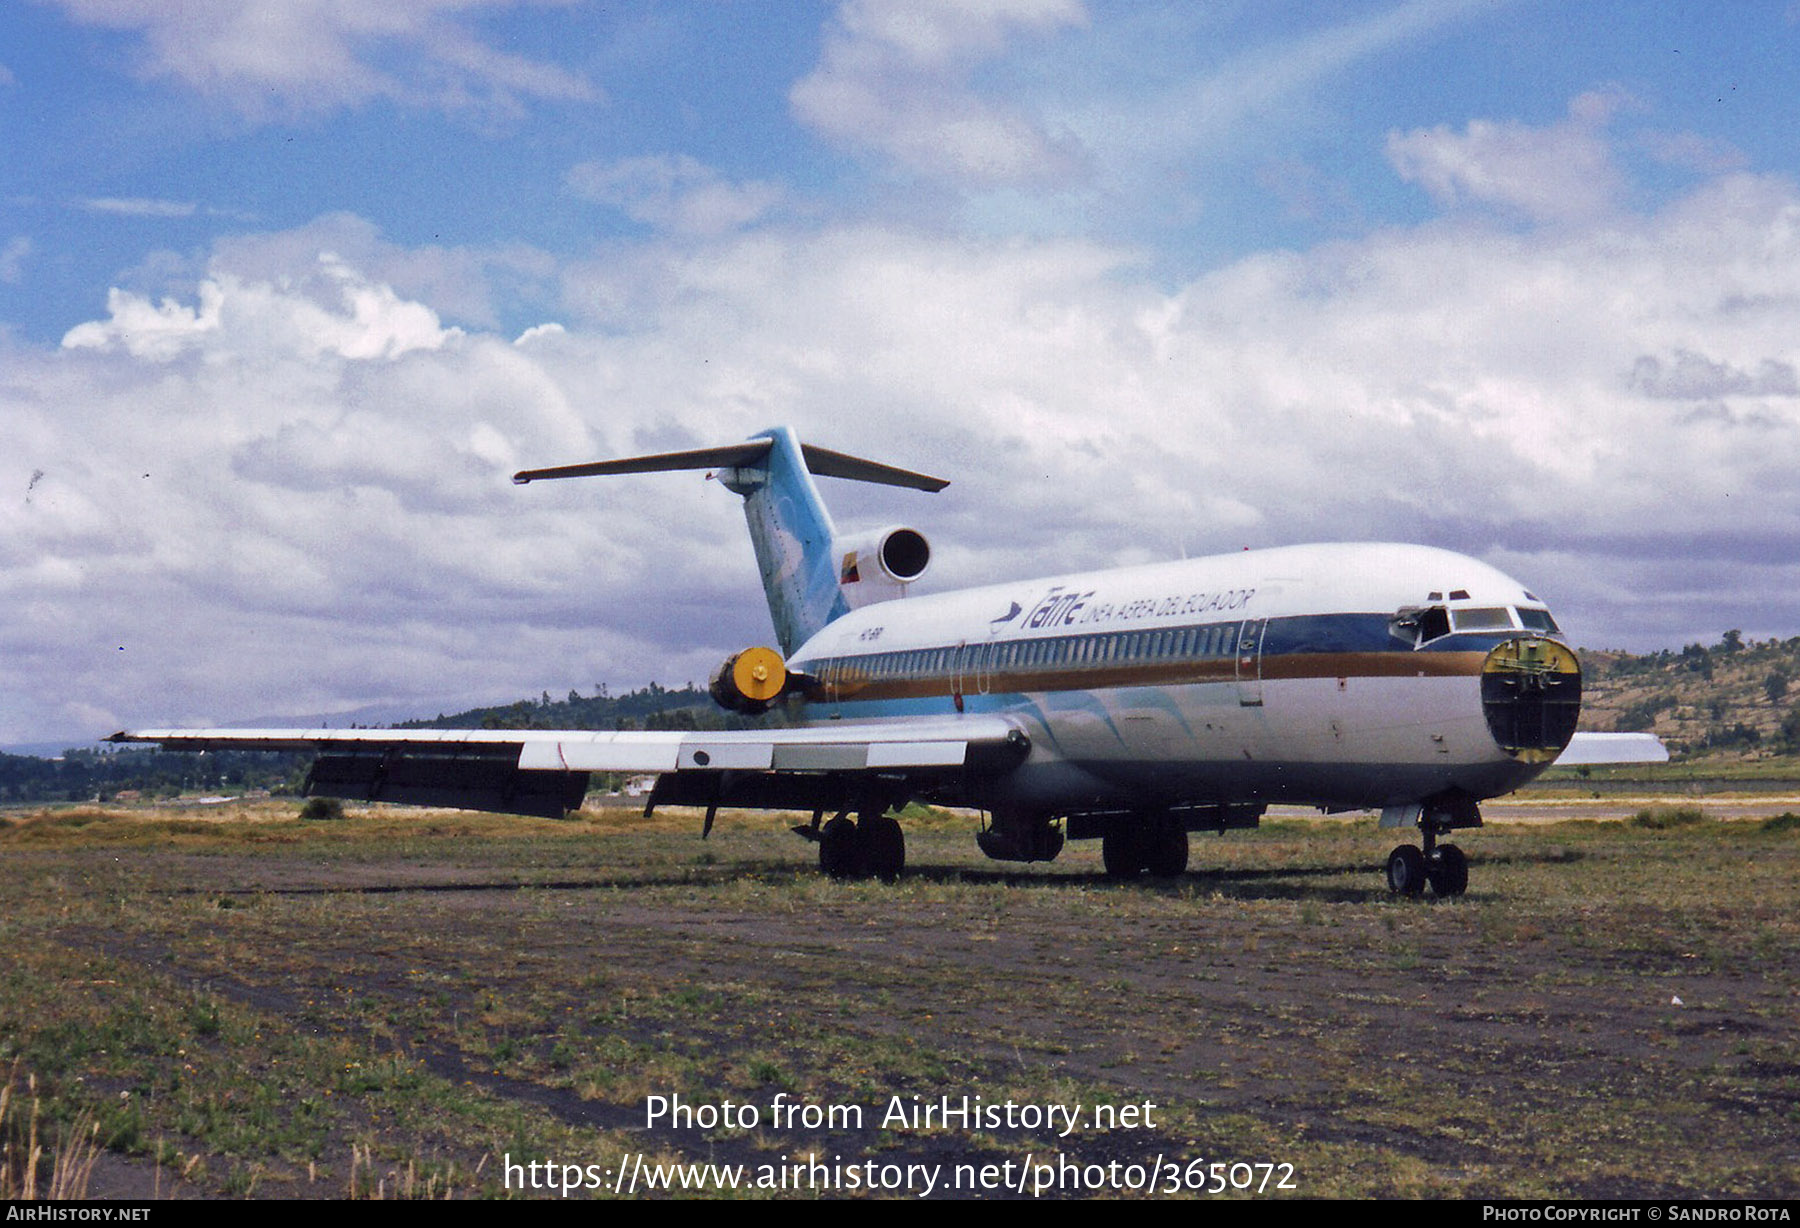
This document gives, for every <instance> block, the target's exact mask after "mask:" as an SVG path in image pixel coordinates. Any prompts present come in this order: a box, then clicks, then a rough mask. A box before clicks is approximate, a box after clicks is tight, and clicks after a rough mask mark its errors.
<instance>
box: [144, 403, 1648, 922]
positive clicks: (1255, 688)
mask: <svg viewBox="0 0 1800 1228" xmlns="http://www.w3.org/2000/svg"><path fill="white" fill-rule="evenodd" d="M673 469H708V470H715V471H716V472H717V476H718V478H719V480H720V481H721V482H722V484H723V485H724V486H725V487H726V488H727V489H728V490H730V491H732V492H733V493H735V494H737V495H739V496H741V497H742V499H743V501H744V514H745V518H746V519H747V521H748V523H749V528H750V537H751V541H752V543H753V545H754V547H755V550H756V557H757V562H758V565H759V568H760V570H761V573H762V579H763V586H764V590H765V592H766V594H767V597H768V603H769V610H770V614H771V617H772V619H773V622H774V630H775V639H776V643H777V644H778V645H779V650H778V651H777V650H776V649H772V648H766V647H753V648H747V649H745V650H743V651H741V652H739V653H736V654H734V655H732V656H731V657H729V658H727V660H726V661H725V662H724V663H723V664H722V665H721V666H720V668H719V670H718V672H717V673H716V674H715V676H714V678H713V680H712V685H711V690H712V693H713V696H714V698H715V699H717V700H718V702H719V703H720V704H721V705H723V706H724V707H726V708H728V709H730V710H732V711H736V712H740V713H746V714H755V713H760V712H765V711H768V710H769V709H771V708H773V707H775V706H777V705H781V706H784V707H787V708H789V709H790V710H791V712H792V714H793V716H794V718H795V721H796V724H794V725H792V726H791V727H781V728H767V729H754V730H742V731H730V732H592V731H586V730H425V729H350V730H329V729H310V730H309V729H286V730H283V729H261V730H258V729H195V730H180V729H161V730H155V729H151V730H136V731H130V732H123V733H119V734H115V735H113V739H112V740H114V741H121V742H158V743H161V744H162V745H163V746H165V747H168V748H171V749H189V750H207V749H213V748H236V749H267V750H306V751H312V752H315V753H317V756H318V757H317V759H316V760H315V762H314V764H313V767H312V770H311V772H310V773H309V775H308V778H307V784H306V791H307V793H309V794H316V795H323V796H330V797H339V798H352V799H362V800H370V801H391V802H402V803H413V804H422V805H439V806H456V807H464V808H469V809H479V810H490V811H498V812H506V813H520V814H539V815H553V816H560V815H562V814H563V813H565V812H566V811H569V810H573V809H578V808H579V807H580V805H581V802H582V799H583V797H584V796H585V794H586V792H587V790H588V785H589V778H590V775H591V774H592V773H595V772H626V773H638V774H652V773H653V774H655V775H656V777H657V782H656V785H655V786H654V788H653V789H652V791H651V795H650V800H649V805H648V809H651V810H653V809H654V808H655V807H657V806H661V805H687V806H697V807H704V808H705V810H706V827H707V829H708V830H710V828H711V826H712V819H713V816H714V814H715V813H716V812H717V811H718V809H719V808H720V807H732V808H751V809H769V810H798V811H803V812H808V811H809V812H811V816H812V819H811V822H810V824H803V825H802V826H800V827H797V828H796V829H795V830H796V831H798V832H800V834H802V835H805V836H807V837H808V838H810V839H812V840H814V841H816V842H817V844H818V851H819V863H820V866H821V868H822V869H824V870H825V871H826V872H827V873H829V874H832V875H834V876H857V875H875V876H879V877H883V878H893V877H896V876H897V875H899V874H900V872H901V870H902V868H903V866H904V864H905V837H904V834H903V832H902V830H901V827H900V824H899V822H898V821H897V820H896V819H895V818H894V817H893V815H892V814H891V813H890V812H891V811H893V810H895V809H898V808H900V807H902V806H904V805H906V804H907V803H909V802H912V801H922V802H929V803H933V804H938V805H944V806H952V807H967V808H971V809H976V810H979V811H983V812H985V814H986V815H987V816H988V817H987V820H986V824H985V826H984V828H983V830H982V831H981V832H980V833H979V835H978V837H977V838H978V841H979V843H980V846H981V848H982V850H983V851H984V852H985V853H986V854H987V855H988V856H989V857H992V858H995V859H997V860H1003V861H1025V862H1029V861H1048V860H1051V859H1053V858H1055V857H1056V856H1057V854H1058V853H1059V852H1060V851H1061V849H1062V847H1063V843H1064V841H1065V840H1066V839H1069V840H1083V839H1099V840H1100V841H1101V842H1102V843H1101V852H1102V860H1103V863H1104V865H1105V868H1106V870H1107V872H1108V873H1109V874H1112V875H1114V876H1118V877H1134V876H1137V875H1142V874H1151V875H1174V874H1180V873H1182V872H1183V871H1184V870H1185V869H1186V867H1187V862H1188V836H1189V834H1190V833H1192V832H1197V831H1224V830H1227V829H1231V828H1243V827H1254V826H1255V825H1256V824H1257V823H1258V821H1259V819H1260V817H1261V816H1262V814H1263V812H1264V810H1265V809H1266V808H1267V807H1268V806H1269V805H1271V804H1276V803H1281V804H1299V805H1306V806H1313V807H1317V808H1319V809H1322V810H1325V811H1327V812H1335V811H1347V810H1379V811H1380V812H1381V816H1382V817H1381V823H1382V826H1384V827H1395V828H1401V827H1412V828H1416V829H1417V830H1418V832H1419V834H1420V843H1419V844H1417V845H1415V844H1411V843H1405V844H1401V845H1400V846H1399V847H1397V848H1395V849H1394V851H1393V852H1392V854H1391V855H1390V856H1389V858H1388V861H1387V880H1388V885H1389V886H1390V887H1391V888H1392V889H1393V890H1394V891H1396V892H1399V893H1402V894H1406V895H1418V894H1420V893H1421V892H1422V891H1424V889H1425V888H1426V887H1427V885H1429V886H1430V888H1431V890H1432V891H1433V892H1434V893H1435V894H1438V895H1442V896H1454V895H1460V894H1461V893H1462V892H1463V891H1464V890H1465V889H1466V888H1467V886H1468V861H1467V858H1466V857H1465V856H1464V854H1463V853H1462V851H1461V850H1460V849H1459V848H1458V847H1457V846H1456V845H1454V844H1451V843H1448V842H1446V841H1445V839H1444V837H1445V836H1447V835H1449V834H1450V833H1451V832H1453V831H1456V830H1459V829H1464V828H1471V827H1477V826H1479V825H1480V824H1481V812H1480V803H1481V802H1482V801H1483V800H1484V799H1487V798H1491V797H1496V796H1498V795H1500V794H1503V793H1508V792H1511V791H1512V790H1514V789H1517V788H1518V787H1519V786H1521V785H1523V784H1525V783H1526V782H1528V781H1530V780H1531V779H1532V778H1534V777H1535V776H1537V775H1538V774H1539V773H1541V772H1542V771H1543V770H1544V769H1545V768H1547V767H1549V766H1550V765H1551V763H1553V762H1556V761H1557V760H1558V759H1559V757H1561V758H1562V761H1563V762H1590V763H1591V762H1609V761H1621V760H1646V759H1651V760H1653V759H1662V758H1666V757H1667V754H1666V752H1664V751H1663V749H1662V747H1661V744H1660V743H1658V742H1657V741H1656V740H1655V739H1654V738H1652V737H1649V736H1648V735H1591V734H1577V733H1576V729H1575V727H1576V721H1577V719H1578V717H1579V715H1580V710H1581V667H1580V664H1579V662H1578V661H1577V659H1576V655H1575V653H1574V651H1573V650H1572V649H1571V648H1570V647H1569V645H1568V644H1567V642H1566V641H1565V639H1564V637H1563V635H1562V633H1561V631H1560V629H1559V628H1558V626H1557V623H1556V620H1555V618H1554V617H1553V616H1552V614H1551V612H1550V610H1549V608H1548V606H1547V605H1546V604H1545V603H1544V602H1543V601H1541V600H1539V599H1538V597H1536V596H1535V595H1533V594H1532V593H1531V592H1529V591H1528V590H1526V589H1525V588H1524V587H1523V586H1522V585H1521V584H1519V583H1518V582H1517V581H1515V580H1513V579H1511V578H1510V577H1508V576H1506V575H1504V574H1502V573H1501V572H1499V571H1497V570H1495V569H1494V568H1492V567H1490V566H1488V565H1487V564H1485V563H1482V562H1479V561H1477V560H1475V559H1472V558H1468V557H1466V556H1464V555H1460V554H1455V553H1452V552H1450V551H1447V550H1440V549H1434V548H1430V547H1426V546H1409V545H1392V544H1367V543H1338V544H1324V545H1305V546H1291V547H1286V548H1281V549H1272V550H1245V551H1242V552H1239V553H1236V554H1226V555H1217V556H1214V557H1210V558H1199V559H1187V560H1181V561H1178V562H1166V563H1156V564H1149V565H1144V566H1136V567H1123V568H1116V569H1112V570H1106V571H1093V572H1083V573H1079V574H1073V575H1063V576H1055V577H1052V578H1050V579H1045V580H1037V581H1018V582H1007V583H1001V584H994V585H989V586H985V587H981V588H975V589H967V590H963V591H960V592H952V593H944V594H940V595H934V596H919V595H915V594H914V593H913V591H912V589H913V586H914V585H915V583H916V582H917V581H918V580H919V578H920V577H921V576H922V575H923V574H924V573H925V571H926V569H927V567H928V566H929V563H930V558H931V549H930V546H929V544H928V543H927V541H926V539H925V537H924V536H923V535H922V534H920V533H919V532H918V531H916V530H914V529H911V528H907V527H902V526H890V527H888V528H885V529H879V530H876V531H874V532H870V533H863V534H858V535H852V536H843V535H840V534H839V533H838V532H837V530H836V529H835V527H834V526H833V524H832V521H831V517H830V515H829V513H828V512H827V511H826V509H825V505H824V503H823V501H822V500H821V499H820V497H819V493H818V490H817V488H816V486H815V484H814V481H813V478H814V476H815V475H819V476H828V477H836V478H846V479H851V480H855V481H863V482H874V483H879V484H883V485H890V486H899V487H907V488H912V489H916V490H923V491H937V490H941V489H942V488H943V487H944V486H946V485H948V483H947V482H945V481H943V480H942V479H938V478H933V477H928V476H926V475H924V474H920V473H915V472H912V471H909V470H904V469H898V468H895V467H893V466H890V465H884V464H880V463H878V462H874V461H868V460H863V459H861V458H858V457H853V456H847V455H845V454H843V453H839V452H831V451H828V450H826V449H823V448H818V447H815V446H812V445H808V444H802V443H801V442H800V441H799V440H798V439H797V438H796V437H795V436H794V434H793V433H792V432H791V431H790V430H788V429H787V428H775V429H773V430H769V431H766V432H764V433H762V434H760V435H758V436H755V437H753V438H752V439H750V440H748V441H746V442H744V443H740V444H733V445H728V446H726V447H721V448H703V449H697V450H693V451H688V452H677V453H668V454H663V455H659V456H647V457H636V458H632V459H628V460H616V461H601V462H596V463H593V464H584V465H570V466H564V467H561V468H554V469H536V470H528V471H526V472H523V473H519V474H517V475H515V477H514V479H513V480H514V481H515V482H517V483H520V484H526V483H530V482H535V481H540V480H546V479H553V478H574V477H586V476H599V475H611V474H625V473H643V472H653V471H662V470H673ZM826 816H831V817H830V818H827V817H826Z"/></svg>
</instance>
